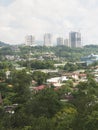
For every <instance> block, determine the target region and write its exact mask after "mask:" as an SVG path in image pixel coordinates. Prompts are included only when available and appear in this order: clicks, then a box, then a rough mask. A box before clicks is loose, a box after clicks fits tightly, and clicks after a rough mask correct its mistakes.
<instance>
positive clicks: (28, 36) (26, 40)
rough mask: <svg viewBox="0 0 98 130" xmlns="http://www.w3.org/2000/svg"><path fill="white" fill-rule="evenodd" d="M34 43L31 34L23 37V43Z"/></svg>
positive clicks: (28, 44)
mask: <svg viewBox="0 0 98 130" xmlns="http://www.w3.org/2000/svg"><path fill="white" fill-rule="evenodd" d="M34 44H35V37H34V36H32V35H27V36H26V37H25V45H27V46H32V45H34Z"/></svg>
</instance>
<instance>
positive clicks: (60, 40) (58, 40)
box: [57, 37, 64, 46]
mask: <svg viewBox="0 0 98 130" xmlns="http://www.w3.org/2000/svg"><path fill="white" fill-rule="evenodd" d="M62 45H64V40H63V38H62V37H58V38H57V46H62Z"/></svg>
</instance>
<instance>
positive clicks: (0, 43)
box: [0, 41, 9, 47]
mask: <svg viewBox="0 0 98 130" xmlns="http://www.w3.org/2000/svg"><path fill="white" fill-rule="evenodd" d="M3 46H9V44H8V43H5V42H2V41H0V47H3Z"/></svg>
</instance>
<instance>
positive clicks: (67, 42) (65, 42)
mask: <svg viewBox="0 0 98 130" xmlns="http://www.w3.org/2000/svg"><path fill="white" fill-rule="evenodd" d="M64 45H65V46H67V47H70V45H69V39H64Z"/></svg>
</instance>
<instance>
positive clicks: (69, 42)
mask: <svg viewBox="0 0 98 130" xmlns="http://www.w3.org/2000/svg"><path fill="white" fill-rule="evenodd" d="M52 39H53V37H52V35H51V34H50V33H46V34H45V35H44V44H43V45H44V46H53V40H52ZM25 44H26V45H29V46H33V45H35V37H33V36H32V35H27V36H26V37H25ZM56 45H57V46H62V45H65V46H68V47H74V48H78V47H82V42H81V33H80V32H70V33H69V39H63V37H58V38H57V43H56Z"/></svg>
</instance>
